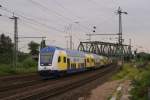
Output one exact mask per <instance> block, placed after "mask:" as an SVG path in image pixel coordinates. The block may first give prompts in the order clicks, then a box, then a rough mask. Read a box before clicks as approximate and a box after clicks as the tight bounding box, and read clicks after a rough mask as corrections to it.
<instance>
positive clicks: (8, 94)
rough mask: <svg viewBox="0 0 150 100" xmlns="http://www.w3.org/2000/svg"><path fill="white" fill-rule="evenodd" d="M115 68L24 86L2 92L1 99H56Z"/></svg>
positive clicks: (0, 92) (109, 67)
mask: <svg viewBox="0 0 150 100" xmlns="http://www.w3.org/2000/svg"><path fill="white" fill-rule="evenodd" d="M114 68H115V66H114V65H113V66H108V67H106V68H105V67H104V68H102V69H100V70H93V71H89V72H85V73H80V74H77V75H72V76H70V77H63V78H60V79H53V80H48V81H42V80H40V81H36V82H35V83H34V82H33V83H32V82H31V83H30V85H25V84H22V87H21V88H19V87H18V88H17V89H14V88H13V89H12V90H7V91H0V98H1V99H3V100H15V99H17V100H18V99H19V100H37V99H38V100H45V99H48V98H52V97H55V96H57V95H60V94H62V93H64V92H66V91H70V90H72V89H74V88H77V87H80V86H82V85H84V84H87V83H89V82H91V81H93V80H96V79H98V78H100V77H102V76H104V75H105V74H107V73H109V72H111V71H112V70H114Z"/></svg>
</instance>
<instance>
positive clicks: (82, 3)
mask: <svg viewBox="0 0 150 100" xmlns="http://www.w3.org/2000/svg"><path fill="white" fill-rule="evenodd" d="M149 4H150V0H0V5H2V7H1V8H0V14H2V16H0V33H4V34H6V35H9V36H10V37H11V38H12V40H13V31H14V22H13V20H11V19H9V17H12V16H13V14H12V12H14V15H15V16H17V17H19V20H18V33H19V37H46V42H47V44H48V45H56V46H59V47H63V48H67V44H68V42H69V38H68V36H69V35H70V34H71V35H72V37H73V44H74V48H77V46H78V45H79V42H80V41H87V39H88V37H87V36H86V34H89V33H92V31H93V26H96V33H97V34H99V33H100V34H101V33H102V34H116V33H118V15H117V14H116V11H117V9H118V7H119V6H120V7H121V9H122V10H123V11H126V12H128V15H122V19H123V38H124V44H129V39H131V40H132V41H131V42H132V46H133V49H136V48H137V49H138V51H145V52H150V45H149V43H150V6H149ZM92 34H93V33H92ZM92 40H94V41H95V40H97V41H107V42H116V41H117V36H93V37H92ZM30 41H35V42H38V43H40V41H41V38H37V39H35V38H34V39H31V38H30V39H28V38H26V39H24V38H19V50H21V51H28V50H27V49H28V46H27V44H28V43H29V42H30Z"/></svg>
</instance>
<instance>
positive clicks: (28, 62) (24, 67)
mask: <svg viewBox="0 0 150 100" xmlns="http://www.w3.org/2000/svg"><path fill="white" fill-rule="evenodd" d="M36 71H37V62H36V61H34V60H33V59H32V58H31V57H28V58H26V59H25V60H24V61H22V62H21V63H18V64H17V67H15V68H14V67H13V66H11V65H6V64H1V65H0V75H11V74H24V73H32V72H36Z"/></svg>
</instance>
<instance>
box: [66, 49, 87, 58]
mask: <svg viewBox="0 0 150 100" xmlns="http://www.w3.org/2000/svg"><path fill="white" fill-rule="evenodd" d="M66 52H67V55H69V56H74V57H84V56H85V53H84V52H81V51H78V50H66Z"/></svg>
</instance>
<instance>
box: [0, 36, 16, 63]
mask: <svg viewBox="0 0 150 100" xmlns="http://www.w3.org/2000/svg"><path fill="white" fill-rule="evenodd" d="M12 55H13V43H12V40H11V38H10V37H9V36H5V35H4V34H1V35H0V63H3V64H10V62H11V61H12Z"/></svg>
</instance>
